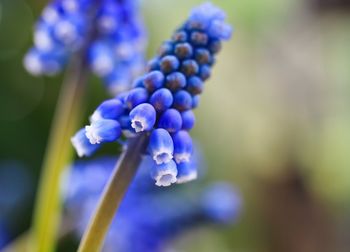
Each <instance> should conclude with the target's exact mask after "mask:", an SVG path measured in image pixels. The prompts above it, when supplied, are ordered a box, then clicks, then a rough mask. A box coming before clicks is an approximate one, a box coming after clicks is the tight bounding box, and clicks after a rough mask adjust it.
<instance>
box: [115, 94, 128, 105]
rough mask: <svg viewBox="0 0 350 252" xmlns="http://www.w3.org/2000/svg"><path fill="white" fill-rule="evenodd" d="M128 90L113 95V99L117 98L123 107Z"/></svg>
mask: <svg viewBox="0 0 350 252" xmlns="http://www.w3.org/2000/svg"><path fill="white" fill-rule="evenodd" d="M128 95H129V91H124V92H121V93H119V94H117V95H116V96H115V99H117V100H119V101H120V102H121V103H122V104H123V105H124V107H126V97H128Z"/></svg>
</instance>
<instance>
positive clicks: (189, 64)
mask: <svg viewBox="0 0 350 252" xmlns="http://www.w3.org/2000/svg"><path fill="white" fill-rule="evenodd" d="M181 72H182V73H183V74H184V75H186V76H192V75H195V74H197V73H198V64H197V62H196V61H195V60H191V59H189V60H185V61H184V62H182V65H181Z"/></svg>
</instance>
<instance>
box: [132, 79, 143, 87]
mask: <svg viewBox="0 0 350 252" xmlns="http://www.w3.org/2000/svg"><path fill="white" fill-rule="evenodd" d="M132 87H133V88H139V87H142V88H143V87H145V86H144V85H143V76H141V77H138V78H136V79H135V80H134V81H133V83H132Z"/></svg>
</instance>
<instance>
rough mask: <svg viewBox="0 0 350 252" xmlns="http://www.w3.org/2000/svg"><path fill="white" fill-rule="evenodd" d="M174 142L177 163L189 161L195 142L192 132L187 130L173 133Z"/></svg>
mask: <svg viewBox="0 0 350 252" xmlns="http://www.w3.org/2000/svg"><path fill="white" fill-rule="evenodd" d="M172 137H173V143H174V159H175V161H176V163H178V164H180V163H182V162H189V161H190V158H191V155H192V151H193V143H192V138H191V136H190V134H188V132H187V131H185V130H180V131H179V132H177V133H175V134H173V136H172Z"/></svg>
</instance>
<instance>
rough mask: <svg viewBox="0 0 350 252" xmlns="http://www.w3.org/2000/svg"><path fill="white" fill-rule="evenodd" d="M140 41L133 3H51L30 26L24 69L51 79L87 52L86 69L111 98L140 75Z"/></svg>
mask: <svg viewBox="0 0 350 252" xmlns="http://www.w3.org/2000/svg"><path fill="white" fill-rule="evenodd" d="M89 34H93V36H92V37H93V38H91V41H86V40H87V39H88V38H89ZM145 38H146V36H145V30H144V27H143V24H142V22H141V19H140V15H139V10H138V1H137V0H101V1H96V0H54V1H52V2H51V3H50V4H49V5H48V6H47V7H46V8H45V9H44V11H43V13H42V15H41V17H40V19H39V21H38V22H37V24H36V26H35V32H34V44H35V45H34V47H33V48H32V49H30V50H29V52H28V53H27V55H26V56H25V58H24V66H25V67H26V69H27V70H28V72H30V73H31V74H33V75H54V74H56V73H58V72H60V71H62V69H63V68H64V66H65V65H66V64H67V62H68V60H69V58H70V57H71V55H72V54H73V53H74V52H77V51H79V50H80V49H82V48H83V47H87V52H86V55H85V57H86V60H87V63H88V64H89V67H90V69H91V70H92V72H94V73H95V74H96V75H98V76H100V77H101V78H103V79H104V82H105V84H106V86H107V88H108V89H109V90H110V92H111V93H112V94H116V93H117V92H119V91H120V90H126V89H128V88H129V86H130V84H129V83H130V82H131V81H132V79H133V78H134V77H135V76H136V75H138V74H140V73H141V71H143V70H144V58H143V53H144V49H145V44H146V43H145V42H146V39H145Z"/></svg>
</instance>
